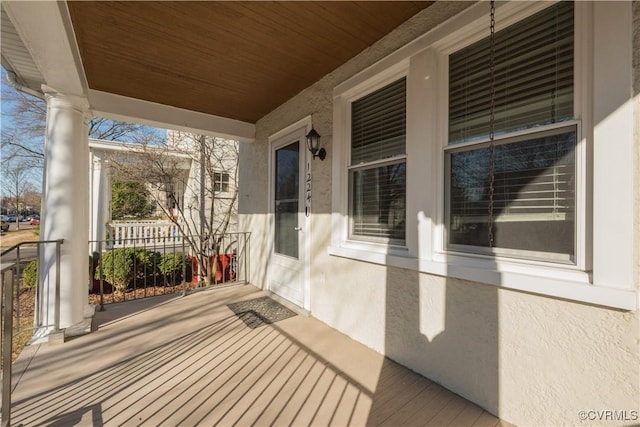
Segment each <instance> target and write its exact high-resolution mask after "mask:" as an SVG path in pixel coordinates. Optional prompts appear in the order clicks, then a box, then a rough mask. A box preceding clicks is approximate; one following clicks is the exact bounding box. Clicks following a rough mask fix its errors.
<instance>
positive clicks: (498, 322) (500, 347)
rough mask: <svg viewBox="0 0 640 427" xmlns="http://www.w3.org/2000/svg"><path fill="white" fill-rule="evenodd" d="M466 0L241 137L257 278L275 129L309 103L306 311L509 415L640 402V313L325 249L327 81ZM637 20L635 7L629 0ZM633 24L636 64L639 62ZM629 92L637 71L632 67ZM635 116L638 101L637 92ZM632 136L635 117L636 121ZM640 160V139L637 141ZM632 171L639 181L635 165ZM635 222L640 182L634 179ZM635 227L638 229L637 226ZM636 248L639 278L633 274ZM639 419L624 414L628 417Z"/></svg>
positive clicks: (568, 414)
mask: <svg viewBox="0 0 640 427" xmlns="http://www.w3.org/2000/svg"><path fill="white" fill-rule="evenodd" d="M468 6H469V4H468V3H462V2H460V3H436V5H435V6H433V7H431V8H429V9H427V10H426V11H424V12H422V13H420V14H418V15H416V16H415V17H414V18H413V19H411V20H410V21H408V22H407V23H405V24H404V25H403V26H401V27H400V28H398V29H397V30H396V31H394V32H393V33H391V34H390V35H389V36H387V37H386V38H385V39H383V40H382V41H381V42H379V43H377V44H376V45H374V46H373V47H371V48H369V49H368V50H366V51H364V52H362V53H361V54H360V55H359V56H358V57H356V58H354V59H353V60H352V61H350V62H349V63H347V64H345V65H343V66H342V67H340V68H339V69H338V70H336V71H335V72H333V73H331V74H329V75H327V76H326V77H325V78H323V79H322V80H321V81H319V82H318V83H316V84H315V85H313V86H312V87H310V88H308V89H306V90H305V91H303V92H302V93H300V94H299V95H298V96H296V97H294V98H293V99H291V100H290V101H289V102H287V103H286V104H284V105H282V106H281V107H280V108H278V109H277V110H275V111H273V112H272V113H270V114H269V115H268V116H266V117H264V118H263V119H261V120H260V121H259V122H258V123H257V140H256V142H255V143H253V144H243V146H242V148H241V174H240V188H241V191H242V193H241V196H240V215H241V225H240V229H243V228H244V229H247V230H249V231H251V232H252V257H251V259H252V263H251V264H252V267H251V268H252V281H253V283H255V284H256V285H258V286H265V283H266V265H267V263H268V253H269V245H270V242H269V237H268V233H267V232H266V230H267V228H266V226H267V216H266V212H267V207H268V200H267V194H268V191H267V189H268V188H267V185H268V179H266V177H268V162H267V159H268V155H269V148H268V142H267V138H268V136H269V135H270V134H273V133H274V132H276V131H278V130H280V129H282V128H284V127H286V126H288V125H290V124H291V123H294V122H295V121H297V120H299V119H300V118H302V117H305V116H306V115H312V116H313V124H314V126H315V128H316V129H317V130H318V132H319V133H320V134H321V135H322V144H323V146H324V147H325V148H326V149H327V152H328V156H327V159H326V160H325V161H324V162H320V161H319V160H315V161H313V162H312V174H313V177H312V185H313V200H312V212H313V216H312V223H311V233H312V236H311V239H312V253H311V259H312V260H313V262H312V264H311V314H312V315H313V316H315V317H317V318H318V319H320V320H321V321H323V322H325V323H327V324H329V325H331V326H332V327H334V328H336V329H338V330H340V331H342V332H344V333H345V334H347V335H349V336H351V337H352V338H354V339H356V340H358V341H360V342H362V343H364V344H366V345H367V346H369V347H371V348H374V349H375V350H377V351H379V352H381V353H384V354H386V355H388V356H389V357H390V358H392V359H394V360H396V361H398V362H400V363H402V364H404V365H406V366H408V367H410V368H411V369H413V370H415V371H417V372H420V373H422V374H424V375H425V376H427V377H429V378H431V379H433V380H435V381H437V382H439V383H441V384H443V385H444V386H446V387H447V388H449V389H451V390H452V391H454V392H456V393H459V394H461V395H462V396H464V397H466V398H468V399H470V400H472V401H473V402H476V403H477V404H478V405H480V406H482V407H484V408H485V409H487V410H489V411H491V412H493V413H494V414H496V415H498V416H500V417H502V418H503V419H506V420H507V421H510V422H512V423H515V424H525V425H557V424H572V425H587V424H603V423H605V422H604V421H596V420H593V421H589V420H587V421H584V422H583V421H582V420H581V419H580V418H579V411H581V410H587V411H588V410H618V411H621V410H626V411H632V410H635V411H637V410H640V403H639V402H640V316H639V313H638V311H634V312H626V311H621V310H613V309H607V308H603V307H597V306H592V305H588V304H582V303H577V302H571V301H565V300H559V299H554V298H550V297H543V296H538V295H533V294H528V293H524V292H517V291H511V290H504V289H500V288H497V287H495V286H490V285H484V284H480V283H473V282H468V281H463V280H457V279H449V278H445V277H439V276H432V275H428V274H421V273H418V272H416V271H411V270H403V269H397V268H388V267H385V266H380V265H375V264H369V263H364V262H360V261H355V260H350V259H346V258H340V257H335V256H330V255H328V252H327V248H328V246H329V244H330V234H331V217H330V213H331V168H332V163H331V161H332V152H333V150H332V108H333V104H332V90H333V88H334V87H335V85H336V84H339V83H341V82H342V81H344V80H346V79H347V78H349V77H351V76H353V75H354V74H356V73H357V72H359V71H361V70H362V69H364V68H366V67H367V66H369V65H371V64H373V63H375V62H376V61H378V60H379V59H381V58H383V57H384V56H386V55H388V54H389V53H391V52H393V51H394V50H396V49H397V48H399V47H400V46H402V45H404V44H406V43H407V42H409V41H410V40H412V39H413V38H415V37H416V36H418V35H420V34H422V33H424V32H426V31H427V30H429V29H430V28H432V27H433V26H435V25H437V24H438V23H439V22H442V21H444V20H445V19H446V18H448V17H449V16H453V15H455V14H456V13H458V12H459V11H461V10H462V9H464V8H466V7H468ZM633 10H634V22H635V24H636V25H635V26H636V27H637V24H638V22H639V21H640V7H638V4H637V3H636V4H634V9H633ZM639 39H640V36H639V35H638V34H637V32H636V33H634V66H635V68H636V69H637V68H638V65H637V64H639V63H640V59H639V58H640V41H639ZM634 81H635V93H638V89H639V88H640V77H639V76H638V75H637V73H636V75H635V76H634ZM635 106H636V118H637V117H638V114H637V113H638V112H640V101H639V100H638V96H636V99H635ZM635 129H636V140H638V135H639V134H640V128H639V127H638V124H637V122H636V128H635ZM635 149H636V152H635V159H636V160H637V161H639V162H640V144H635ZM635 174H636V175H635V183H636V184H638V182H639V179H640V178H639V175H638V168H637V167H636V172H635ZM635 207H636V209H635V213H634V215H635V216H634V218H635V223H636V224H640V193H639V192H638V185H636V186H635ZM637 229H638V228H637V227H636V233H637ZM639 241H640V239H638V238H636V239H635V251H636V254H640V243H639ZM639 258H640V257H638V256H636V257H635V259H636V271H635V277H636V286H638V284H639V283H640V261H638V259H639ZM637 422H638V420H635V421H633V420H629V421H627V422H626V423H616V424H634V423H637Z"/></svg>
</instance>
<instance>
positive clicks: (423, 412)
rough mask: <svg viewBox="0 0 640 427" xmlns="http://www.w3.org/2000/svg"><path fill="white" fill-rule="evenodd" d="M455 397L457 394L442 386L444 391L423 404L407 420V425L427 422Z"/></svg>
mask: <svg viewBox="0 0 640 427" xmlns="http://www.w3.org/2000/svg"><path fill="white" fill-rule="evenodd" d="M455 397H456V395H455V394H453V393H452V392H450V391H449V390H447V389H446V388H442V391H441V392H440V393H438V394H437V395H436V396H435V397H434V398H433V399H431V401H430V402H429V404H428V405H425V406H423V407H422V408H420V410H418V411H417V412H415V413H413V414H412V415H411V417H410V418H409V419H408V420H407V425H412V426H416V425H425V424H427V423H428V422H429V421H430V420H431V419H433V418H434V417H435V416H436V415H437V414H438V413H439V412H440V411H441V410H442V408H444V407H445V406H447V404H448V403H449V402H450V401H451V400H453V399H454V398H455Z"/></svg>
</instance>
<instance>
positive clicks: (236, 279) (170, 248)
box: [89, 232, 250, 310]
mask: <svg viewBox="0 0 640 427" xmlns="http://www.w3.org/2000/svg"><path fill="white" fill-rule="evenodd" d="M249 238H250V233H247V232H237V233H225V234H220V235H216V236H213V237H212V238H210V239H209V240H208V242H205V243H204V244H203V245H204V246H205V247H206V249H204V250H203V251H200V250H198V249H199V248H200V244H201V243H200V242H201V238H200V236H185V237H183V236H181V238H180V239H179V240H178V239H174V238H171V237H158V238H154V239H150V240H147V241H144V239H142V240H141V239H140V238H138V237H134V238H119V239H117V241H115V240H114V239H107V240H92V241H89V248H90V250H91V251H92V256H91V257H90V284H89V303H90V304H96V305H98V306H99V310H104V306H105V304H109V303H113V302H120V301H128V300H133V299H139V298H146V297H151V296H156V295H164V294H169V293H180V292H181V293H183V294H186V293H187V292H188V291H189V289H195V288H201V287H205V286H208V285H209V284H210V285H214V286H216V285H224V284H235V283H247V281H248V254H249V240H250V239H249ZM214 248H217V249H214ZM203 262H206V263H207V265H206V266H205V268H204V269H203V268H202V266H201V264H202V263H203ZM204 270H206V271H208V275H209V276H210V280H207V278H206V277H204V276H203V271H204Z"/></svg>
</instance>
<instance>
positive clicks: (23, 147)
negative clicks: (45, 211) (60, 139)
mask: <svg viewBox="0 0 640 427" xmlns="http://www.w3.org/2000/svg"><path fill="white" fill-rule="evenodd" d="M2 100H3V105H2V106H3V108H2V117H3V130H2V147H3V148H9V149H10V150H11V155H12V156H13V157H21V158H24V159H27V160H28V161H30V162H31V163H32V164H33V165H34V166H35V167H40V168H41V167H42V165H43V162H44V137H45V129H46V119H47V103H46V101H45V100H43V99H41V98H37V97H35V96H31V95H29V94H25V93H23V92H20V91H17V90H16V89H14V88H12V87H11V86H9V85H8V84H7V82H5V81H3V82H2ZM88 127H89V137H90V138H94V139H103V140H108V141H126V142H140V143H144V142H146V141H148V140H149V138H150V136H149V135H150V133H151V131H150V129H149V127H147V126H144V125H139V124H136V123H127V122H122V121H117V120H109V119H105V118H102V117H94V118H92V119H91V120H90V121H89V123H88Z"/></svg>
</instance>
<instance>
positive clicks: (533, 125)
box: [445, 2, 579, 263]
mask: <svg viewBox="0 0 640 427" xmlns="http://www.w3.org/2000/svg"><path fill="white" fill-rule="evenodd" d="M573 9H574V7H573V3H571V2H560V3H558V4H557V5H555V6H552V7H549V8H547V9H545V10H543V11H541V12H539V13H537V14H535V15H533V16H531V17H529V18H527V19H524V20H522V21H520V22H518V23H516V24H514V25H511V26H509V27H507V28H505V29H504V30H502V31H499V32H497V33H496V34H495V39H494V40H495V44H494V45H495V48H494V52H493V54H492V52H491V47H490V39H489V38H485V39H483V40H480V41H478V42H476V43H474V44H472V45H470V46H468V47H465V48H464V49H461V50H459V51H457V52H455V53H453V54H451V55H450V56H449V139H448V146H447V147H446V149H445V174H446V177H447V180H446V185H447V188H446V189H445V191H446V195H447V204H446V215H445V218H446V222H447V224H446V225H447V227H446V230H447V231H448V233H447V237H446V242H447V249H448V250H453V251H458V252H472V253H494V254H501V255H505V256H512V257H521V258H529V259H540V260H549V261H556V262H566V263H575V259H576V218H575V215H576V156H577V155H576V144H577V141H578V139H579V136H578V123H577V121H575V120H574V111H573V105H574V96H573V95H574V93H573V92H574V90H573V87H574V78H573V75H574V54H573V52H574V18H573V15H574V13H573ZM492 55H493V57H494V59H495V62H494V67H493V69H494V76H495V78H494V88H495V98H494V99H495V101H494V124H495V126H494V129H495V135H496V136H495V143H494V148H493V154H494V155H493V157H494V162H493V165H494V167H493V170H494V172H493V174H492V175H493V176H491V174H490V172H489V171H490V169H491V168H490V148H489V141H488V139H489V138H488V136H489V122H490V119H489V116H490V104H491V102H490V99H491V75H490V72H491V71H490V70H491V66H490V58H491V56H492ZM490 180H493V189H494V194H493V202H492V204H493V213H492V216H490V215H489V211H490V209H489V207H490V203H491V202H490V195H489V193H490V191H489V188H490V186H489V182H490ZM489 224H491V226H492V227H491V229H492V236H493V242H492V243H493V244H492V245H491V244H490V242H489V240H490V239H489ZM490 246H492V247H491V248H490Z"/></svg>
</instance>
